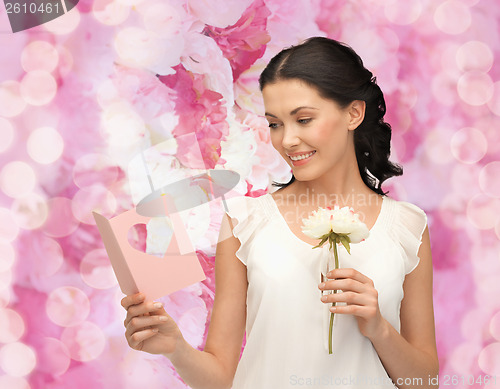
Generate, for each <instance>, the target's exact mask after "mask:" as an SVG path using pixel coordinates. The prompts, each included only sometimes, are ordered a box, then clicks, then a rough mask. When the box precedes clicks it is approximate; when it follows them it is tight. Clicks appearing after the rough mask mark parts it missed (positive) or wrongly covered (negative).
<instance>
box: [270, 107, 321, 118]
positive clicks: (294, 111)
mask: <svg viewBox="0 0 500 389" xmlns="http://www.w3.org/2000/svg"><path fill="white" fill-rule="evenodd" d="M304 108H308V109H316V110H317V109H318V108H314V107H307V106H300V107H297V108H295V109H294V110H292V111H290V116H292V115H295V114H296V113H297V112H299V111H300V110H301V109H304ZM265 116H271V117H273V118H276V116H274V115H273V114H271V113H269V112H266V113H265Z"/></svg>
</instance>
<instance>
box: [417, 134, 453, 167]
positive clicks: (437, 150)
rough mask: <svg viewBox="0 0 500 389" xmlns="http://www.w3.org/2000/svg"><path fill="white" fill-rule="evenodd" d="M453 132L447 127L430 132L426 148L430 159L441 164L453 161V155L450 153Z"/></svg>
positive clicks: (425, 143)
mask: <svg viewBox="0 0 500 389" xmlns="http://www.w3.org/2000/svg"><path fill="white" fill-rule="evenodd" d="M452 134H453V132H452V131H451V130H450V129H447V128H446V127H441V128H437V129H435V130H431V131H429V133H428V134H427V136H426V137H425V141H424V147H425V152H426V153H427V155H428V156H429V158H430V159H431V160H432V161H434V162H436V163H440V164H446V163H448V162H450V161H452V160H453V155H452V154H451V152H450V151H449V150H450V148H449V146H448V145H449V141H450V137H451V136H452Z"/></svg>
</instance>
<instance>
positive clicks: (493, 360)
mask: <svg viewBox="0 0 500 389" xmlns="http://www.w3.org/2000/svg"><path fill="white" fill-rule="evenodd" d="M478 364H479V367H480V368H481V370H482V371H483V372H485V373H486V374H489V375H491V376H500V342H495V343H490V344H489V345H487V346H486V347H485V348H483V349H482V350H481V352H480V353H479V358H478Z"/></svg>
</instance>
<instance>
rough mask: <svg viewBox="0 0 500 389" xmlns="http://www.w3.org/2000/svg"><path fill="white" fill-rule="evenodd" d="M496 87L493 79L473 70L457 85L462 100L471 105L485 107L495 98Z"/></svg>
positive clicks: (461, 78)
mask: <svg viewBox="0 0 500 389" xmlns="http://www.w3.org/2000/svg"><path fill="white" fill-rule="evenodd" d="M494 90H495V87H494V85H493V80H492V79H491V77H490V76H489V75H488V74H486V73H483V72H478V71H475V70H471V71H470V72H467V73H465V74H464V75H463V76H462V77H460V79H459V80H458V83H457V91H458V95H459V96H460V98H461V99H462V100H463V101H465V102H466V103H467V104H470V105H474V106H477V105H483V104H486V103H487V102H488V101H490V100H491V99H492V98H493V93H494Z"/></svg>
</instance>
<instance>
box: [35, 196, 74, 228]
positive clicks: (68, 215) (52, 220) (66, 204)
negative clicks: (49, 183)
mask: <svg viewBox="0 0 500 389" xmlns="http://www.w3.org/2000/svg"><path fill="white" fill-rule="evenodd" d="M47 205H48V209H49V215H48V218H47V221H46V222H45V224H44V226H43V231H44V232H45V233H46V234H47V235H48V236H50V237H53V238H61V237H63V236H68V235H71V234H72V233H73V232H74V231H75V230H76V229H77V228H78V225H79V224H80V223H79V222H78V220H76V219H75V218H74V217H73V212H72V209H71V200H70V199H68V198H66V197H54V198H52V199H49V201H48V202H47Z"/></svg>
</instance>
